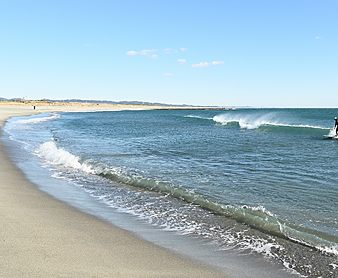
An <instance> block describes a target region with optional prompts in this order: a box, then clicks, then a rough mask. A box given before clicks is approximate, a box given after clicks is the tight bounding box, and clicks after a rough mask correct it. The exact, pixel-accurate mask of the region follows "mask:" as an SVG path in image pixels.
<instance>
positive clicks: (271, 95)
mask: <svg viewBox="0 0 338 278" xmlns="http://www.w3.org/2000/svg"><path fill="white" fill-rule="evenodd" d="M337 93H338V1H336V0H332V1H330V0H318V1H314V0H269V1H263V0H254V1H253V0H208V1H204V0H203V1H201V0H193V1H192V0H179V1H176V0H167V1H165V0H163V1H162V0H156V1H155V0H118V1H117V0H110V1H109V0H95V1H94V0H93V1H87V0H81V1H80V0H57V1H45V0H43V1H37V0H26V1H18V0H0V97H5V98H14V97H21V98H26V99H35V100H37V99H42V98H48V99H58V100H62V99H69V98H81V99H88V100H89V99H90V100H93V99H95V100H112V101H146V102H161V103H167V104H191V105H213V106H225V107H227V106H253V107H337V106H338V101H336V100H338V97H337Z"/></svg>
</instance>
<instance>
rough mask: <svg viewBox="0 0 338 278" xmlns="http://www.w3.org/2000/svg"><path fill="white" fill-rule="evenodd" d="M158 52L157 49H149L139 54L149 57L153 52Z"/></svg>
mask: <svg viewBox="0 0 338 278" xmlns="http://www.w3.org/2000/svg"><path fill="white" fill-rule="evenodd" d="M156 51H158V50H157V49H148V50H141V51H140V52H139V53H140V54H141V55H148V54H150V53H152V52H156Z"/></svg>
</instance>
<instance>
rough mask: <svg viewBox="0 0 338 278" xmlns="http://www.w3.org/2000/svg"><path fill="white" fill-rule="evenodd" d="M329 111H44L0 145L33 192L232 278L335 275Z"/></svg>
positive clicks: (337, 200) (333, 112) (337, 251)
mask: <svg viewBox="0 0 338 278" xmlns="http://www.w3.org/2000/svg"><path fill="white" fill-rule="evenodd" d="M337 114H338V110H337V109H310V108H309V109H249V108H243V109H233V110H144V111H130V110H125V111H103V112H71V113H51V114H45V113H42V114H39V115H32V116H28V117H14V118H12V119H10V120H8V122H7V124H6V125H5V127H4V128H3V131H4V132H3V136H2V140H3V141H4V142H5V144H6V145H7V146H8V148H9V150H10V151H9V152H10V156H11V158H12V159H13V161H14V162H15V163H16V164H17V165H18V166H19V167H20V168H21V169H22V170H23V171H24V172H25V173H26V175H27V177H28V178H30V179H31V180H32V181H33V182H35V183H36V184H38V186H39V188H40V189H41V190H44V191H46V192H48V193H49V194H52V195H54V196H55V197H56V198H60V199H62V200H64V201H66V202H68V203H70V204H71V205H74V206H75V207H77V208H79V209H81V210H83V211H87V212H88V213H91V214H94V215H97V216H98V217H101V218H103V219H105V220H107V221H111V222H113V223H114V224H115V225H117V226H121V227H123V228H125V229H130V230H131V231H133V232H135V233H137V234H138V235H139V236H140V237H144V238H145V239H147V240H150V241H153V242H155V243H156V244H159V245H162V246H164V247H166V248H169V249H170V248H171V249H173V250H174V251H175V252H178V253H182V254H184V255H186V256H190V257H192V258H196V259H198V260H201V261H205V263H207V264H210V265H215V266H216V267H218V268H220V269H223V270H224V271H225V272H227V273H229V274H230V276H231V275H232V274H233V275H234V277H235V276H236V274H235V273H238V271H237V270H238V268H239V269H241V270H242V271H243V272H242V274H241V275H239V276H238V277H338V223H337V221H338V219H337V215H338V194H337V188H338V185H337V181H336V178H335V175H336V174H337V172H338V171H337V165H338V156H337V154H338V140H335V139H331V140H330V139H325V138H324V137H323V135H328V134H333V133H334V130H333V125H334V120H333V119H334V117H335V116H337ZM243 262H247V263H243ZM234 266H235V268H236V271H233V272H234V273H232V272H231V269H232V268H233V267H234ZM245 269H247V270H245ZM264 273H265V274H264ZM271 275H272V276H271Z"/></svg>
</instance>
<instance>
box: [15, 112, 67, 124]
mask: <svg viewBox="0 0 338 278" xmlns="http://www.w3.org/2000/svg"><path fill="white" fill-rule="evenodd" d="M57 118H60V114H53V115H50V116H47V117H42V118H30V119H26V120H17V121H14V122H12V124H37V123H41V122H45V121H50V120H54V119H57Z"/></svg>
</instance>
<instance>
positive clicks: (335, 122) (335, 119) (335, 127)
mask: <svg viewBox="0 0 338 278" xmlns="http://www.w3.org/2000/svg"><path fill="white" fill-rule="evenodd" d="M334 129H335V130H336V134H337V135H338V119H337V117H335V118H334Z"/></svg>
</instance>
